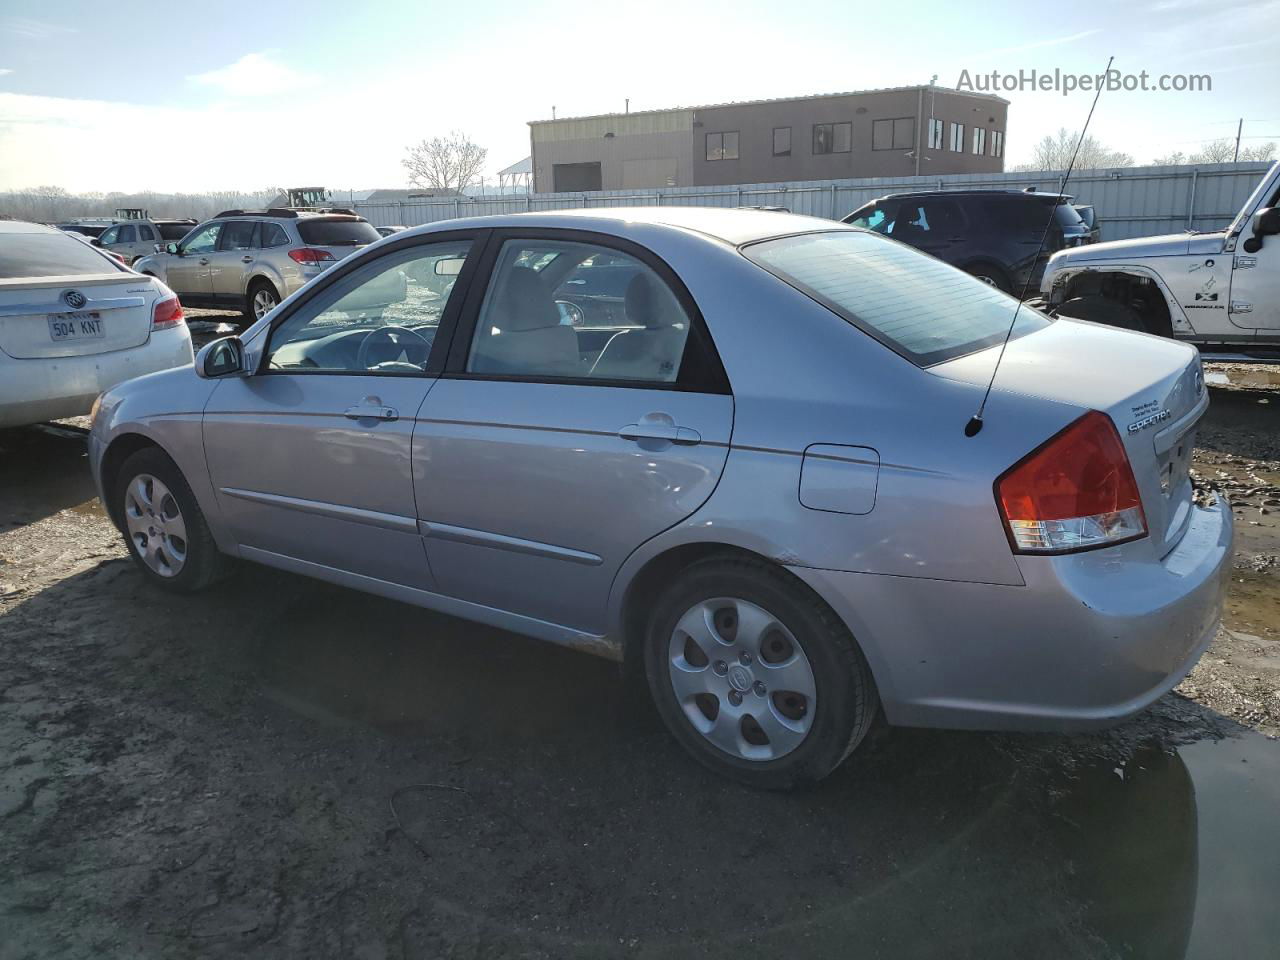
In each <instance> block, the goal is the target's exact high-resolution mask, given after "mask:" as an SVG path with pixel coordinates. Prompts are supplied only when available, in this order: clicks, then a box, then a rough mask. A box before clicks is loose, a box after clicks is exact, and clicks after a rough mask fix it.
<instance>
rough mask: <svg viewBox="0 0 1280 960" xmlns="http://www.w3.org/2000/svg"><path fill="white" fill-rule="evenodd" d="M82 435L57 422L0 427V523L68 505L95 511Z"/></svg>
mask: <svg viewBox="0 0 1280 960" xmlns="http://www.w3.org/2000/svg"><path fill="white" fill-rule="evenodd" d="M87 436H88V434H87V432H86V431H85V430H84V429H82V428H78V427H71V426H66V425H63V424H58V423H43V424H37V425H35V426H30V427H17V428H14V429H8V430H0V529H3V526H4V525H7V526H13V527H16V526H22V525H24V524H28V523H34V522H35V521H37V520H41V519H43V518H44V517H48V516H52V515H53V514H55V513H59V512H61V511H63V510H67V509H78V510H82V511H83V512H85V513H96V512H100V505H99V504H98V502H97V499H96V498H97V495H98V494H97V491H96V490H95V489H94V486H93V477H92V476H91V475H90V473H89V450H88V447H87V445H86V438H87Z"/></svg>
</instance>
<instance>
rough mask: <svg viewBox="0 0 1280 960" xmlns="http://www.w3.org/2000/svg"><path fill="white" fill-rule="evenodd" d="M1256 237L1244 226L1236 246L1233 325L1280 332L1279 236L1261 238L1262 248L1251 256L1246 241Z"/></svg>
mask: <svg viewBox="0 0 1280 960" xmlns="http://www.w3.org/2000/svg"><path fill="white" fill-rule="evenodd" d="M1252 235H1253V231H1252V230H1251V228H1250V226H1249V225H1248V224H1246V225H1245V228H1244V233H1243V234H1242V235H1241V239H1240V240H1238V241H1237V242H1236V252H1235V260H1234V262H1233V266H1232V269H1231V322H1232V323H1234V324H1235V325H1236V326H1238V327H1246V328H1252V329H1255V330H1275V329H1278V328H1280V236H1270V237H1262V238H1261V239H1262V248H1261V249H1259V250H1256V251H1254V252H1253V253H1248V252H1246V251H1245V249H1244V242H1243V241H1244V239H1245V238H1248V237H1250V236H1252Z"/></svg>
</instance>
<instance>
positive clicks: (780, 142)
mask: <svg viewBox="0 0 1280 960" xmlns="http://www.w3.org/2000/svg"><path fill="white" fill-rule="evenodd" d="M773 155H774V156H775V157H789V156H791V128H790V127H774V128H773Z"/></svg>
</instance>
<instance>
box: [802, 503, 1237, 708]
mask: <svg viewBox="0 0 1280 960" xmlns="http://www.w3.org/2000/svg"><path fill="white" fill-rule="evenodd" d="M1135 543H1140V542H1139V541H1135ZM1232 543H1233V530H1232V525H1231V512H1230V509H1229V508H1228V507H1227V506H1226V505H1225V504H1222V503H1220V504H1219V505H1218V506H1216V507H1210V508H1196V509H1194V510H1193V515H1192V519H1191V523H1190V525H1189V526H1188V529H1187V532H1186V534H1185V535H1184V536H1183V538H1182V540H1181V541H1180V542H1179V544H1178V546H1177V547H1176V548H1174V550H1173V551H1171V552H1170V553H1169V554H1168V555H1167V556H1166V557H1164V558H1163V559H1162V560H1161V561H1160V562H1158V563H1153V562H1151V561H1150V560H1145V561H1143V560H1141V559H1140V557H1141V553H1142V551H1141V549H1140V548H1137V547H1134V545H1131V544H1126V545H1121V546H1119V547H1115V548H1111V549H1107V550H1098V551H1093V552H1089V553H1082V554H1076V555H1074V556H1065V557H1027V556H1021V557H1019V558H1018V560H1019V566H1020V567H1021V569H1022V572H1023V576H1024V579H1025V581H1026V584H1025V586H1021V587H1017V586H1003V585H994V584H977V583H958V582H954V581H943V580H921V579H913V578H906V577H882V576H873V575H867V574H849V573H834V572H831V571H817V570H811V569H805V568H793V570H794V572H795V573H796V574H797V575H799V576H800V577H801V578H803V579H804V580H806V581H807V582H808V583H809V584H810V585H811V586H812V587H814V589H816V590H817V591H818V592H819V593H820V594H822V595H823V597H825V598H826V599H827V601H828V602H829V603H831V605H832V606H833V607H834V608H835V610H836V612H837V613H839V614H840V615H841V616H842V617H844V618H845V621H846V622H847V623H848V624H849V626H850V629H851V630H853V632H854V635H855V636H856V637H857V638H858V640H859V641H860V643H861V644H862V646H863V649H864V651H865V652H866V655H867V659H868V661H869V662H870V664H871V667H872V670H873V672H874V673H875V675H876V681H877V684H878V685H879V686H880V694H881V698H882V700H883V702H884V706H885V713H886V716H887V718H888V720H889V721H890V722H891V723H895V724H902V725H907V726H927V727H954V728H964V729H984V730H1059V731H1062V730H1087V729H1093V728H1099V727H1105V726H1109V725H1111V724H1114V723H1116V722H1118V721H1120V720H1123V719H1124V718H1126V717H1128V716H1131V715H1133V714H1135V713H1137V712H1139V711H1141V710H1142V709H1144V708H1145V707H1147V706H1149V705H1150V704H1151V703H1153V702H1154V701H1156V700H1157V699H1159V698H1160V697H1161V696H1163V695H1164V694H1165V693H1167V692H1168V691H1169V690H1170V689H1172V688H1173V687H1174V686H1176V685H1177V684H1178V682H1179V681H1181V679H1182V678H1183V677H1185V676H1186V675H1187V673H1188V672H1190V670H1191V668H1192V667H1194V666H1195V664H1196V661H1198V660H1199V659H1200V656H1201V655H1202V654H1203V653H1204V651H1205V650H1206V649H1207V648H1208V646H1209V644H1210V643H1211V642H1212V641H1213V638H1214V636H1215V635H1216V633H1217V629H1218V624H1219V622H1220V619H1221V615H1222V601H1223V597H1224V595H1225V593H1226V588H1227V584H1228V582H1229V578H1230V572H1231V557H1232Z"/></svg>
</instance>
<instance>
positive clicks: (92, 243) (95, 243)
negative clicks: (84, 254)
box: [89, 237, 102, 247]
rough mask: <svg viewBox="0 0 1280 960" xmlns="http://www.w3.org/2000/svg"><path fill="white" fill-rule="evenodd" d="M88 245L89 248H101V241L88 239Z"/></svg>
mask: <svg viewBox="0 0 1280 960" xmlns="http://www.w3.org/2000/svg"><path fill="white" fill-rule="evenodd" d="M89 245H90V246H91V247H101V246H102V241H101V240H99V239H98V238H97V237H90V238H89Z"/></svg>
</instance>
